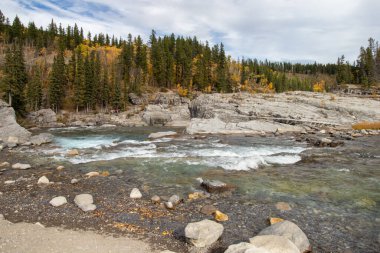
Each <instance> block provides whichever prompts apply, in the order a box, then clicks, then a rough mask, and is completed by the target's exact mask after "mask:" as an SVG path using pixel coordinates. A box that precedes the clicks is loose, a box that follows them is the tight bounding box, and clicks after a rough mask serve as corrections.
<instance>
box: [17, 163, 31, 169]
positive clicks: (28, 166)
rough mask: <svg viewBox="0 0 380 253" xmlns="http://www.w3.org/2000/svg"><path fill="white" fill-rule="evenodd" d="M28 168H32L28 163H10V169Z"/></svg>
mask: <svg viewBox="0 0 380 253" xmlns="http://www.w3.org/2000/svg"><path fill="white" fill-rule="evenodd" d="M30 168H32V166H30V164H24V163H15V164H13V165H12V169H15V170H27V169H30Z"/></svg>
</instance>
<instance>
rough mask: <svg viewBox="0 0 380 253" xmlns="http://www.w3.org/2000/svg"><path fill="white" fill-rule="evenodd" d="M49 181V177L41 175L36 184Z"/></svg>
mask: <svg viewBox="0 0 380 253" xmlns="http://www.w3.org/2000/svg"><path fill="white" fill-rule="evenodd" d="M48 183H50V181H49V179H48V178H47V177H45V176H42V177H40V178H39V179H38V181H37V184H48Z"/></svg>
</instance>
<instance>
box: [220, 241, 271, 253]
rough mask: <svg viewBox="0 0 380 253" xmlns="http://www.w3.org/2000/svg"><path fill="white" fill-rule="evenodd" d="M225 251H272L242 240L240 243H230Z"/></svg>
mask: <svg viewBox="0 0 380 253" xmlns="http://www.w3.org/2000/svg"><path fill="white" fill-rule="evenodd" d="M224 253H270V252H269V251H267V250H266V249H263V248H257V247H256V246H254V245H252V244H250V243H248V242H241V243H238V244H232V245H230V246H229V247H228V248H227V250H226V251H224Z"/></svg>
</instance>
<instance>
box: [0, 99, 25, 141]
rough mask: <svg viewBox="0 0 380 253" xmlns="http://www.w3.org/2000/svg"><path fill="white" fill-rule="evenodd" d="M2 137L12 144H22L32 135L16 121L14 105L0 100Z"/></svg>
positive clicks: (0, 130) (0, 137)
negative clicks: (11, 105)
mask: <svg viewBox="0 0 380 253" xmlns="http://www.w3.org/2000/svg"><path fill="white" fill-rule="evenodd" d="M0 119H1V121H0V139H2V140H3V141H4V142H6V143H10V144H21V143H25V142H27V141H29V138H30V136H31V135H32V134H31V133H30V132H29V131H27V130H26V129H25V128H23V127H21V126H20V125H19V124H18V123H17V122H16V114H15V111H14V110H13V108H12V107H10V106H9V105H8V104H7V103H5V102H4V101H2V100H0Z"/></svg>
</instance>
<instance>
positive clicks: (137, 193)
mask: <svg viewBox="0 0 380 253" xmlns="http://www.w3.org/2000/svg"><path fill="white" fill-rule="evenodd" d="M129 197H130V198H132V199H141V198H142V194H141V192H140V190H139V189H137V188H133V189H132V191H131V193H130V194H129Z"/></svg>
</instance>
